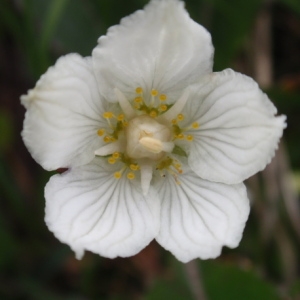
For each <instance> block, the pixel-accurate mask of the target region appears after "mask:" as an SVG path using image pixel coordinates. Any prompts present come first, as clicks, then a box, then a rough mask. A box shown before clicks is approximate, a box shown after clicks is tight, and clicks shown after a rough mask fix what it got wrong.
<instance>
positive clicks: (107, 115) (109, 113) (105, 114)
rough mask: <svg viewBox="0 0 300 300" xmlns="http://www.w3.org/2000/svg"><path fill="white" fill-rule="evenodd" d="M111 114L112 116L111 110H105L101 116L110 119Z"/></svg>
mask: <svg viewBox="0 0 300 300" xmlns="http://www.w3.org/2000/svg"><path fill="white" fill-rule="evenodd" d="M113 116H114V114H113V113H112V112H111V111H106V112H105V113H104V114H103V118H105V119H111V118H112V117H113Z"/></svg>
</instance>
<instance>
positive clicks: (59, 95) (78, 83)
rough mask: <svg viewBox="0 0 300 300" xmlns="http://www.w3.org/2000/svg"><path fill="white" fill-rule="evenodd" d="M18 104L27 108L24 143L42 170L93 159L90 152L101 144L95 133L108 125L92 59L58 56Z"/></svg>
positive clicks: (23, 133)
mask: <svg viewBox="0 0 300 300" xmlns="http://www.w3.org/2000/svg"><path fill="white" fill-rule="evenodd" d="M21 100H22V103H23V105H24V106H25V107H26V108H27V112H26V117H25V121H24V130H23V132H22V136H23V139H24V142H25V144H26V146H27V147H28V149H29V151H30V153H31V155H32V156H33V158H34V159H35V160H36V161H37V162H38V163H40V164H41V165H42V166H43V167H44V168H45V169H47V170H54V169H57V168H61V167H70V166H75V165H81V164H85V163H87V162H89V161H91V160H92V159H93V157H94V151H95V150H96V149H97V148H100V147H101V145H102V144H103V141H102V139H101V138H100V137H98V136H97V130H98V129H100V128H103V127H107V124H106V123H104V121H105V120H104V119H103V118H101V116H102V114H103V111H104V108H103V104H102V102H101V99H100V97H99V93H98V88H97V83H96V80H95V77H94V75H93V71H92V67H91V59H90V58H82V57H81V56H79V55H77V54H70V55H67V56H64V57H61V58H60V59H59V60H58V61H57V63H56V64H55V66H54V67H51V68H49V69H48V71H47V72H46V73H45V74H44V75H43V76H42V77H41V78H40V80H39V81H38V82H37V84H36V86H35V88H34V89H32V90H30V91H29V92H28V94H27V95H24V96H22V97H21ZM101 119H102V121H101Z"/></svg>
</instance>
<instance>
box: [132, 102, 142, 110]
mask: <svg viewBox="0 0 300 300" xmlns="http://www.w3.org/2000/svg"><path fill="white" fill-rule="evenodd" d="M133 107H134V108H135V109H140V108H141V106H140V105H139V104H138V103H135V104H134V106H133Z"/></svg>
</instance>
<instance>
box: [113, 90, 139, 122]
mask: <svg viewBox="0 0 300 300" xmlns="http://www.w3.org/2000/svg"><path fill="white" fill-rule="evenodd" d="M137 89H138V88H137ZM114 91H115V94H116V97H117V99H118V101H119V104H120V106H121V108H122V110H123V112H124V114H125V116H126V119H128V120H131V119H133V118H134V117H136V116H137V115H136V112H135V110H134V109H133V108H132V106H131V104H130V102H129V101H128V100H127V99H126V97H125V96H124V94H123V93H122V92H121V91H120V90H119V89H117V88H115V89H114Z"/></svg>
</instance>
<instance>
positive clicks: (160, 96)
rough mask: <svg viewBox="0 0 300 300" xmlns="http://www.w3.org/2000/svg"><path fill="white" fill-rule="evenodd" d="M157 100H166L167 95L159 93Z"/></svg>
mask: <svg viewBox="0 0 300 300" xmlns="http://www.w3.org/2000/svg"><path fill="white" fill-rule="evenodd" d="M159 100H160V101H166V100H167V96H166V95H164V94H161V95H159Z"/></svg>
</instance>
